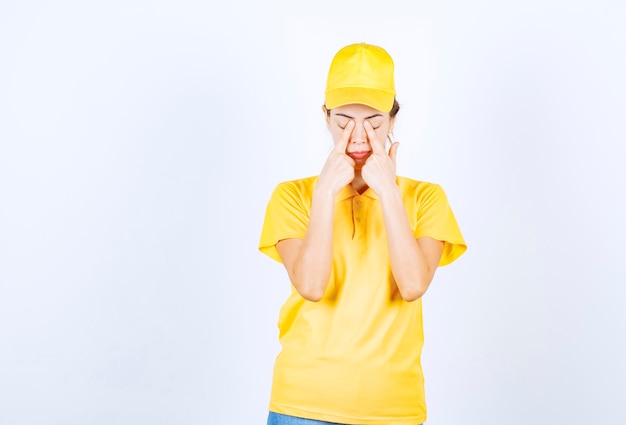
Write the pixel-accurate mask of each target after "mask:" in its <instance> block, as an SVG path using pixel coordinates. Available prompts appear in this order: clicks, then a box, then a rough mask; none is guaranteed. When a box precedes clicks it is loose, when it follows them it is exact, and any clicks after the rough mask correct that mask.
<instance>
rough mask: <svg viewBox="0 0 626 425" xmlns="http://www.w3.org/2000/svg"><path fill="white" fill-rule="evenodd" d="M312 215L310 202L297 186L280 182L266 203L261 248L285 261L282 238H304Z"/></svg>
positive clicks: (270, 255)
mask: <svg viewBox="0 0 626 425" xmlns="http://www.w3.org/2000/svg"><path fill="white" fill-rule="evenodd" d="M309 216H310V202H306V200H305V199H304V196H303V194H302V191H300V190H299V189H298V185H296V184H294V183H293V182H284V183H280V184H279V185H278V186H277V187H276V189H274V192H273V193H272V196H271V198H270V200H269V202H268V204H267V208H266V211H265V220H264V222H263V229H262V230H261V240H260V242H259V251H261V252H262V253H263V254H265V255H267V256H269V257H270V258H273V259H274V260H276V261H278V262H281V263H282V260H281V258H280V255H279V254H278V250H277V249H276V244H277V243H278V242H279V241H281V240H283V239H292V238H300V239H303V238H304V236H305V235H306V230H307V227H308V225H309Z"/></svg>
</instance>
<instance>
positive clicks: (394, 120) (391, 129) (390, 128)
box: [387, 117, 396, 133]
mask: <svg viewBox="0 0 626 425" xmlns="http://www.w3.org/2000/svg"><path fill="white" fill-rule="evenodd" d="M395 124H396V117H393V118H389V131H388V132H387V133H393V126H394V125H395Z"/></svg>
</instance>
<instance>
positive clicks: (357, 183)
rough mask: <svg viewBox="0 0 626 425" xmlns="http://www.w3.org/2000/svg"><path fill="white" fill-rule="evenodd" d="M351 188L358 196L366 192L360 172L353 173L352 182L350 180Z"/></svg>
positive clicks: (365, 184)
mask: <svg viewBox="0 0 626 425" xmlns="http://www.w3.org/2000/svg"><path fill="white" fill-rule="evenodd" d="M352 187H353V188H354V190H356V191H357V192H358V193H359V195H360V194H362V193H363V192H365V191H366V190H367V183H365V180H363V177H361V170H355V171H354V180H352Z"/></svg>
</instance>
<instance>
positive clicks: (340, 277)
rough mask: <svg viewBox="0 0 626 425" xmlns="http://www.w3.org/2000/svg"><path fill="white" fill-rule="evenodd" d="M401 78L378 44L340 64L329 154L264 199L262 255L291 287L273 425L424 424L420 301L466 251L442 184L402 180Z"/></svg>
mask: <svg viewBox="0 0 626 425" xmlns="http://www.w3.org/2000/svg"><path fill="white" fill-rule="evenodd" d="M393 72H394V65H393V61H392V59H391V57H390V56H389V55H388V54H387V52H386V51H385V50H384V49H382V48H380V47H378V46H373V45H368V44H365V43H360V44H353V45H349V46H346V47H344V48H342V49H341V50H340V51H339V52H338V53H337V54H336V55H335V57H334V58H333V61H332V63H331V66H330V70H329V73H328V79H327V85H326V92H325V104H324V106H323V107H322V109H323V112H324V117H325V120H326V125H327V127H328V129H329V131H330V133H331V135H332V138H333V141H334V149H333V150H332V152H331V153H330V155H329V156H328V159H327V160H326V163H325V164H324V167H323V169H322V171H321V173H320V175H319V176H316V177H309V178H304V179H300V180H295V181H289V182H284V183H281V184H279V185H278V186H277V188H276V189H275V191H274V193H273V194H272V197H271V199H270V201H269V203H268V206H267V211H266V216H265V222H264V225H263V230H262V234H261V240H260V244H259V249H260V250H261V252H263V253H265V254H267V255H268V256H270V257H271V258H273V259H275V260H277V261H280V262H282V263H283V264H284V266H285V268H286V270H287V273H288V275H289V279H290V280H291V283H292V293H291V295H290V297H289V298H288V299H287V301H286V302H285V304H284V305H283V307H282V308H281V311H280V317H279V329H280V335H279V338H280V342H281V345H282V350H281V352H280V354H279V355H278V357H277V359H276V364H275V368H274V380H273V385H272V395H271V402H270V415H269V419H268V425H282V424H293V425H300V424H302V425H304V424H311V425H313V424H328V423H330V424H361V425H365V424H385V425H409V424H410V425H418V424H421V423H422V422H424V421H425V420H426V406H425V401H424V380H423V375H422V369H421V364H420V354H421V349H422V345H423V330H422V305H421V297H422V295H423V294H424V293H425V292H426V290H427V289H428V286H429V285H430V282H431V280H432V278H433V276H434V274H435V270H436V268H437V266H440V265H446V264H449V263H450V262H452V261H454V260H455V259H456V258H458V257H459V256H460V255H461V254H462V253H463V252H464V251H465V248H466V246H465V242H464V240H463V236H462V235H461V232H460V230H459V227H458V225H457V223H456V220H455V218H454V215H453V213H452V211H451V209H450V207H449V205H448V201H447V198H446V195H445V193H444V191H443V190H442V189H441V187H440V186H438V185H436V184H432V183H426V182H420V181H415V180H412V179H408V178H405V177H400V176H396V155H397V151H398V142H394V141H392V140H391V137H390V135H391V133H392V131H393V126H394V123H395V119H396V114H397V113H398V110H399V106H398V103H397V101H396V100H395V86H394V77H393ZM388 138H389V140H390V141H391V142H392V143H391V146H390V148H389V150H388V151H387V150H386V149H385V144H386V140H387V139H388Z"/></svg>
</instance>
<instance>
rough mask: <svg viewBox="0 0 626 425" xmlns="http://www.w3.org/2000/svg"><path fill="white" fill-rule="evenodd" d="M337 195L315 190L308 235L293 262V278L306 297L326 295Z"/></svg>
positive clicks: (319, 297) (312, 299)
mask: <svg viewBox="0 0 626 425" xmlns="http://www.w3.org/2000/svg"><path fill="white" fill-rule="evenodd" d="M334 214H335V197H334V195H333V194H332V193H331V192H329V191H327V190H324V189H322V188H320V190H317V189H316V190H315V192H314V193H313V201H312V204H311V215H310V217H309V225H308V228H307V232H306V236H305V237H304V239H303V240H302V245H301V246H300V249H299V250H298V254H297V256H296V258H295V261H294V263H293V266H292V270H291V273H290V275H291V276H290V277H291V281H292V283H293V285H294V286H295V287H296V289H297V290H298V292H299V293H300V294H301V295H302V296H303V297H304V298H306V299H307V300H310V301H318V300H319V299H321V298H322V296H323V295H324V292H325V291H326V287H327V286H328V281H329V279H330V273H331V268H332V255H333V222H334Z"/></svg>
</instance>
